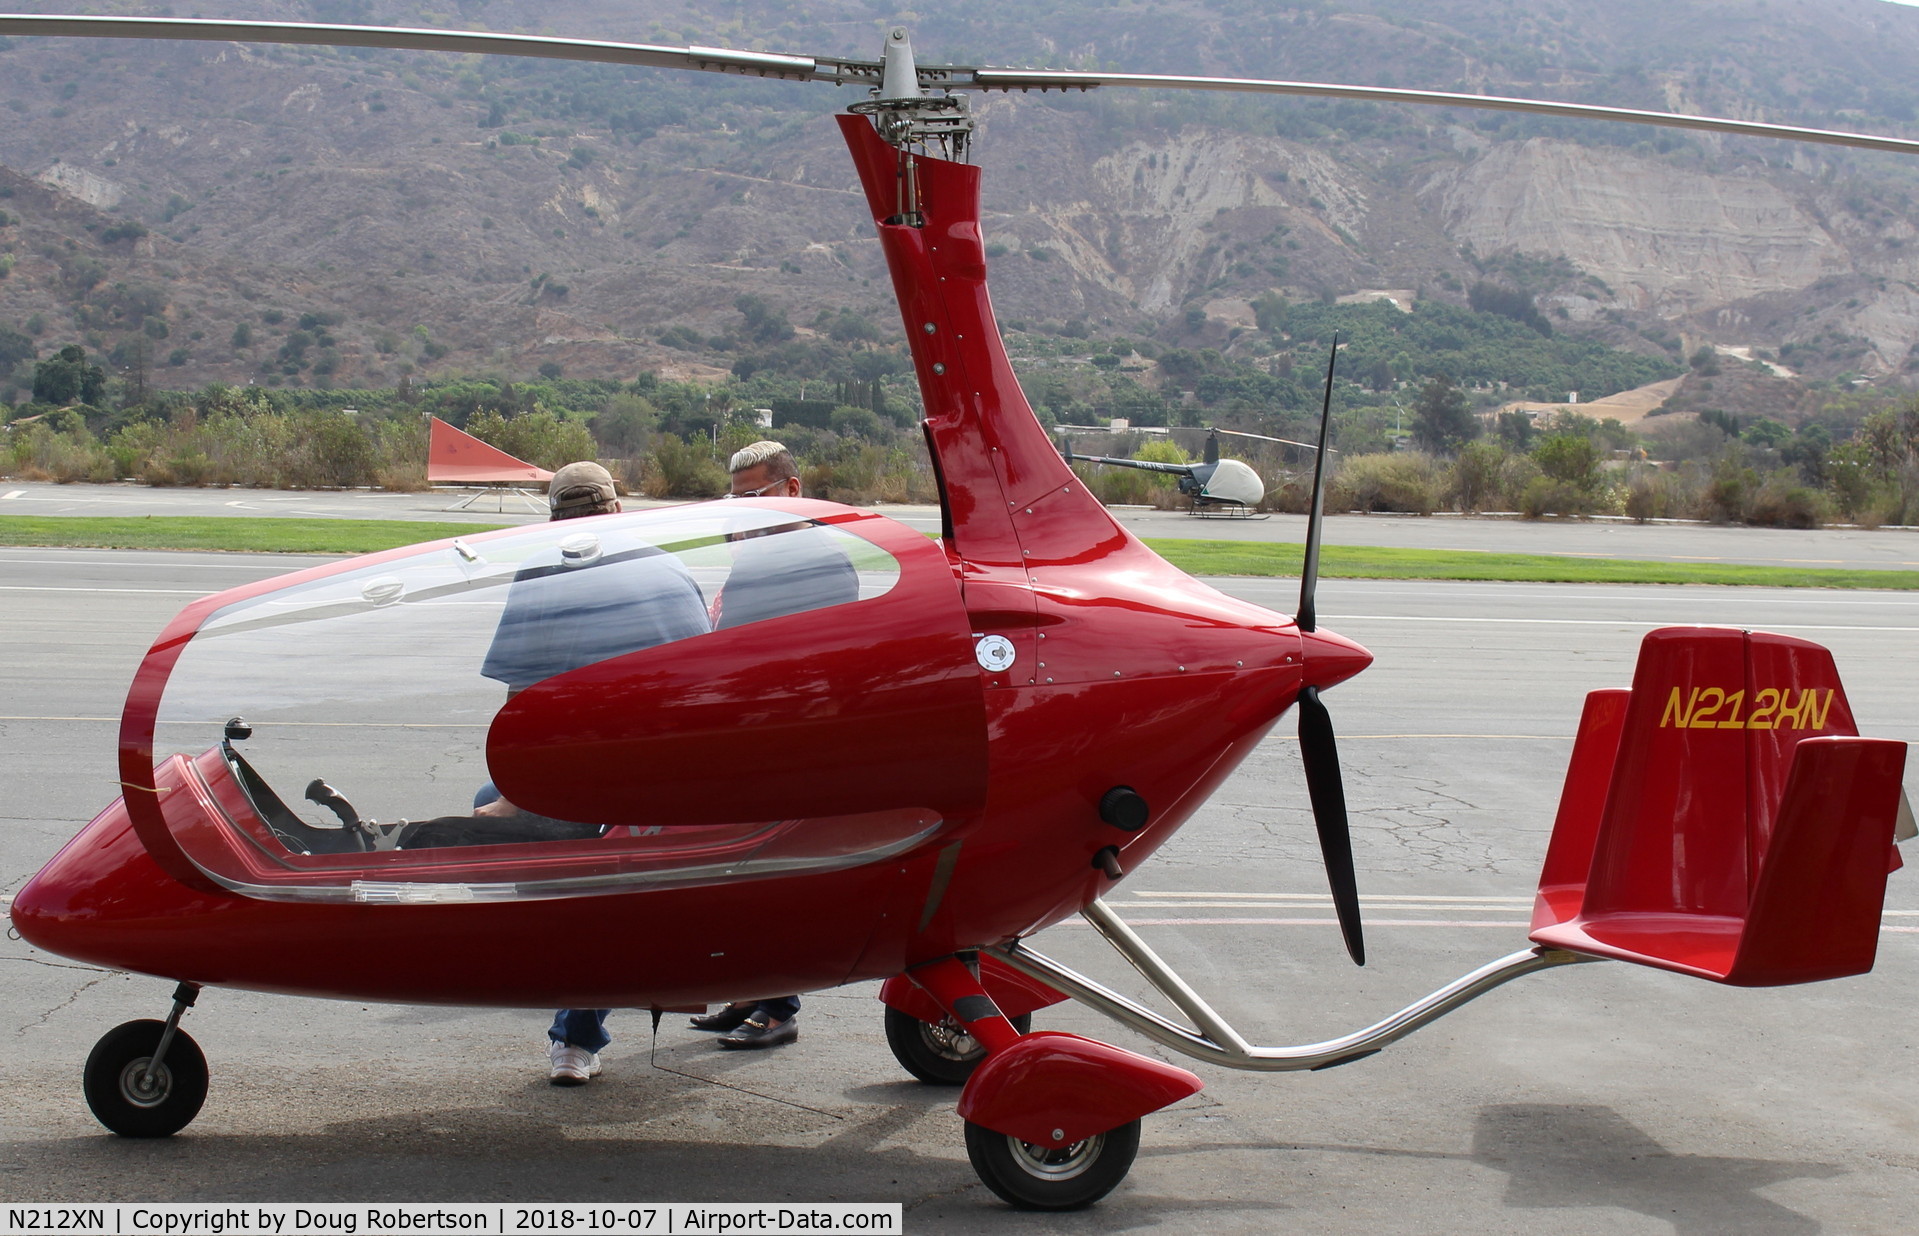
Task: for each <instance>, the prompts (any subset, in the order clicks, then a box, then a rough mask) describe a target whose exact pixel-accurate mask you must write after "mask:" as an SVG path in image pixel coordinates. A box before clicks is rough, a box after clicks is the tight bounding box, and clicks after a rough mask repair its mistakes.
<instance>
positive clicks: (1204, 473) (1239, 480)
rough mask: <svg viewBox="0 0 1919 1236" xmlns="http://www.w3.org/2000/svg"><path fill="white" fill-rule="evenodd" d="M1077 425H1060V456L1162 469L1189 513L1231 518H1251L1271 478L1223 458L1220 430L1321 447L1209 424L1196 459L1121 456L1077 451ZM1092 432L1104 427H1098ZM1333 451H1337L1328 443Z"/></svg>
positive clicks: (1313, 448)
mask: <svg viewBox="0 0 1919 1236" xmlns="http://www.w3.org/2000/svg"><path fill="white" fill-rule="evenodd" d="M1077 429H1078V427H1077V426H1072V425H1064V426H1061V429H1060V456H1061V457H1062V458H1063V459H1065V460H1066V462H1067V463H1069V464H1071V463H1075V462H1078V463H1096V464H1111V465H1113V466H1114V467H1116V468H1134V469H1137V470H1139V471H1141V472H1158V473H1161V474H1164V475H1170V476H1177V477H1178V478H1179V492H1180V493H1182V494H1184V495H1185V496H1186V498H1187V508H1186V512H1187V514H1189V515H1197V516H1199V517H1201V518H1216V517H1221V516H1223V517H1227V518H1233V519H1251V518H1254V517H1255V511H1256V510H1257V509H1258V507H1259V504H1260V502H1261V501H1262V500H1263V499H1264V498H1265V497H1266V493H1267V490H1266V482H1265V481H1263V480H1261V479H1260V476H1259V474H1258V473H1257V472H1255V471H1253V469H1252V466H1251V465H1250V464H1247V463H1245V462H1244V461H1242V460H1238V459H1221V458H1220V455H1219V435H1220V434H1223V433H1224V434H1231V435H1232V436H1233V437H1236V438H1256V439H1258V440H1259V441H1261V442H1277V443H1280V444H1282V445H1285V446H1295V447H1299V448H1301V449H1303V450H1308V451H1317V450H1318V448H1317V447H1316V446H1314V444H1313V443H1311V442H1295V441H1293V440H1292V439H1291V438H1274V437H1269V436H1267V435H1266V434H1263V433H1245V432H1243V431H1241V430H1237V429H1217V428H1214V427H1213V426H1210V425H1209V426H1207V428H1206V444H1205V446H1204V448H1203V450H1204V455H1203V456H1202V458H1201V460H1200V462H1198V463H1196V464H1186V463H1162V462H1159V461H1156V460H1150V459H1121V458H1116V457H1114V456H1111V455H1076V454H1074V453H1073V449H1072V445H1071V443H1072V439H1071V437H1070V436H1069V435H1071V434H1072V433H1074V432H1075V431H1076V430H1077ZM1092 432H1103V431H1098V430H1094V431H1092ZM1328 454H1338V452H1337V451H1334V450H1332V449H1331V448H1328Z"/></svg>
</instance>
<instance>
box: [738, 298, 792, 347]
mask: <svg viewBox="0 0 1919 1236" xmlns="http://www.w3.org/2000/svg"><path fill="white" fill-rule="evenodd" d="M733 307H734V308H735V309H738V310H739V311H740V315H741V316H742V317H744V318H745V319H746V337H747V338H749V339H751V340H752V341H753V342H755V343H784V342H785V341H786V340H788V339H791V338H792V337H793V324H792V323H791V322H788V321H787V320H786V315H785V314H784V313H782V312H780V311H779V310H778V309H775V308H774V307H773V306H772V305H769V304H767V303H766V301H765V300H764V299H763V298H761V297H758V296H755V295H753V294H752V293H751V292H748V293H747V294H746V295H744V296H742V297H740V298H739V299H738V300H735V301H734V302H733Z"/></svg>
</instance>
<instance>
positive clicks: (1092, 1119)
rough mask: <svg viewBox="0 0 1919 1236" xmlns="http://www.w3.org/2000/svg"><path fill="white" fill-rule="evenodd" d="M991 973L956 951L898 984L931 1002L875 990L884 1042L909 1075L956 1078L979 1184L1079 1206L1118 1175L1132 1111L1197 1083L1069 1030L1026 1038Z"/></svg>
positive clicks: (1134, 1146) (1134, 1148) (1029, 1200)
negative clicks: (882, 1007)
mask: <svg viewBox="0 0 1919 1236" xmlns="http://www.w3.org/2000/svg"><path fill="white" fill-rule="evenodd" d="M975 966H978V967H979V969H978V970H975V968H974V967H975ZM1001 968H1002V966H1001V963H998V962H995V963H993V964H992V966H991V967H989V966H988V965H987V963H986V959H985V958H983V957H979V956H976V955H972V954H962V955H956V956H952V957H945V958H942V959H940V960H938V961H933V962H928V963H925V964H922V965H919V966H915V967H914V968H913V969H911V970H909V971H907V973H906V975H905V976H904V980H905V982H907V983H910V984H911V985H912V986H914V987H916V988H917V989H918V990H919V991H921V992H923V993H924V994H925V996H926V997H928V998H929V999H930V1002H931V1004H932V1006H933V1007H932V1008H931V1009H924V1010H921V1009H920V1008H917V1007H916V1006H915V1003H914V1002H913V1001H911V1000H910V999H909V998H908V994H907V993H906V992H905V991H903V990H901V989H900V988H898V987H894V989H893V991H892V992H891V995H890V998H889V997H886V996H885V995H884V993H883V998H888V1004H887V1011H886V1025H887V1042H888V1044H889V1045H890V1046H891V1047H892V1048H893V1053H894V1055H896V1056H897V1057H898V1058H899V1061H900V1063H901V1064H903V1065H905V1066H906V1067H907V1069H908V1071H910V1072H911V1073H912V1074H913V1075H914V1076H915V1077H919V1078H920V1079H921V1080H923V1081H930V1082H934V1083H936V1084H940V1083H943V1084H946V1085H952V1084H955V1083H957V1082H964V1085H965V1089H963V1090H962V1091H960V1097H959V1115H960V1119H962V1120H964V1121H965V1122H966V1154H967V1157H968V1158H969V1159H970V1160H972V1163H973V1170H974V1171H975V1172H977V1173H979V1178H980V1181H981V1183H983V1184H984V1185H985V1186H986V1187H987V1188H989V1189H991V1190H992V1191H993V1192H994V1193H995V1194H996V1195H998V1196H999V1197H1000V1199H1001V1200H1003V1201H1005V1202H1008V1203H1010V1204H1011V1205H1013V1206H1016V1207H1018V1208H1020V1209H1021V1210H1079V1209H1081V1208H1082V1207H1086V1206H1090V1205H1092V1204H1093V1203H1094V1202H1097V1201H1098V1200H1099V1199H1100V1198H1102V1197H1105V1196H1106V1195H1107V1194H1108V1193H1110V1192H1112V1191H1113V1189H1114V1188H1115V1187H1116V1186H1117V1185H1118V1184H1119V1183H1120V1181H1122V1180H1124V1179H1125V1178H1126V1173H1127V1172H1128V1171H1129V1170H1130V1169H1131V1168H1132V1166H1133V1159H1134V1157H1135V1156H1136V1155H1137V1154H1138V1153H1139V1121H1140V1117H1142V1116H1144V1115H1146V1114H1147V1113H1148V1112H1155V1111H1158V1110H1160V1109H1161V1108H1163V1107H1166V1106H1168V1105H1169V1104H1172V1103H1177V1102H1178V1101H1179V1100H1181V1099H1183V1098H1185V1097H1186V1096H1188V1095H1190V1094H1193V1093H1194V1092H1196V1091H1198V1090H1199V1088H1200V1080H1199V1078H1197V1077H1195V1076H1193V1074H1191V1073H1189V1072H1187V1071H1186V1070H1185V1069H1181V1068H1176V1067H1175V1066H1173V1065H1170V1064H1167V1063H1165V1062H1163V1061H1160V1060H1155V1059H1153V1058H1151V1057H1148V1056H1141V1055H1137V1054H1136V1053H1133V1052H1129V1051H1126V1050H1125V1049H1123V1048H1119V1047H1113V1046H1111V1045H1110V1044H1106V1043H1098V1042H1094V1041H1093V1040H1091V1039H1083V1038H1081V1037H1079V1036H1078V1035H1076V1034H1060V1033H1057V1032H1053V1031H1042V1032H1040V1033H1038V1034H1032V1033H1028V1032H1027V1031H1026V1028H1025V1027H1024V1026H1023V1025H1020V1024H1018V1021H1017V1020H1016V1019H1015V1018H1011V1017H1008V1016H1007V1015H1006V1013H1005V1012H1004V1011H1003V1010H1002V1009H1001V1008H1000V1006H999V1004H998V1003H997V1001H996V1000H995V999H994V998H993V996H992V995H991V994H989V993H988V991H987V989H986V986H985V983H984V982H983V981H982V980H983V979H984V978H989V977H990V978H993V980H994V982H995V985H999V982H1000V980H999V978H998V976H997V973H996V972H997V971H998V970H999V969H1001ZM1041 991H1042V992H1043V993H1044V995H1055V994H1056V993H1054V992H1053V991H1052V989H1051V988H1044V987H1043V988H1041ZM1047 1002H1048V1001H1046V1000H1045V999H1044V996H1042V998H1041V999H1040V1000H1039V1001H1037V1003H1040V1004H1044V1003H1047ZM915 1012H920V1014H921V1015H919V1016H917V1017H916V1016H914V1013H915ZM1021 1020H1023V1019H1021Z"/></svg>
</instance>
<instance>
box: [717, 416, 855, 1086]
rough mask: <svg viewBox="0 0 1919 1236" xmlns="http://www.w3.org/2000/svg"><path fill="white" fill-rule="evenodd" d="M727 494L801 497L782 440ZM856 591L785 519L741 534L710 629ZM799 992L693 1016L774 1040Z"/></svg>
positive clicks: (846, 573) (740, 455)
mask: <svg viewBox="0 0 1919 1236" xmlns="http://www.w3.org/2000/svg"><path fill="white" fill-rule="evenodd" d="M727 472H728V473H729V474H730V477H731V479H730V482H729V484H728V486H727V494H726V496H727V497H729V498H797V497H799V496H800V470H799V466H798V465H797V464H796V463H795V462H794V460H793V454H792V452H791V451H788V450H787V449H786V447H785V446H784V445H783V444H781V443H778V442H770V441H767V442H754V443H752V444H751V445H748V446H744V447H741V448H740V449H739V450H738V451H735V452H734V453H733V458H732V459H730V460H729V461H727ZM858 598H859V576H858V574H857V573H856V572H855V571H854V569H853V564H852V562H851V561H849V560H848V559H847V557H846V554H845V553H844V552H843V551H842V550H841V549H840V548H839V547H838V546H837V545H834V544H832V543H831V542H830V541H829V540H827V539H826V538H825V537H824V535H823V534H822V533H820V531H819V530H818V529H817V528H815V527H810V526H797V525H794V524H783V525H780V526H778V527H774V528H767V529H764V530H761V531H759V532H755V533H740V534H737V535H736V536H735V538H734V541H733V569H732V571H731V572H729V573H728V575H727V577H726V586H725V587H724V588H722V589H721V590H720V595H719V596H718V597H716V598H714V601H713V612H712V618H713V629H714V630H716V631H718V630H726V629H728V628H730V627H737V626H742V625H744V624H746V623H749V622H759V621H763V620H765V619H769V618H779V617H784V616H785V615H787V614H797V613H802V612H804V611H806V610H809V609H823V608H825V607H826V606H828V605H839V604H842V603H844V602H847V601H853V600H857V599H858ZM799 1011H800V998H799V997H798V996H775V997H771V998H769V999H766V1000H735V1001H734V1002H733V1003H731V1004H727V1005H723V1006H721V1007H720V1008H719V1009H717V1010H715V1011H713V1012H711V1013H706V1014H702V1015H701V1016H699V1017H695V1018H694V1019H693V1021H692V1025H693V1028H694V1029H696V1030H720V1031H724V1032H725V1033H724V1034H723V1035H722V1037H721V1038H720V1046H721V1047H727V1048H734V1049H739V1048H755V1047H775V1046H778V1045H779V1044H781V1043H791V1042H793V1041H794V1040H795V1039H797V1038H799V1036H800V1023H799Z"/></svg>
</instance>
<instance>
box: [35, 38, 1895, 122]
mask: <svg viewBox="0 0 1919 1236" xmlns="http://www.w3.org/2000/svg"><path fill="white" fill-rule="evenodd" d="M0 34H18V35H48V36H57V37H83V38H85V37H90V38H123V39H189V40H197V41H201V42H217V43H300V44H307V45H310V46H330V47H384V48H394V49H399V50H410V51H444V52H454V53H457V54H463V55H473V54H492V55H507V56H535V57H541V58H545V59H555V60H584V61H594V62H599V63H603V64H623V65H633V66H644V67H648V68H662V69H688V70H694V71H698V72H709V73H733V74H741V75H745V76H750V77H777V78H784V79H787V80H792V81H823V82H831V83H833V84H834V85H864V86H868V87H871V88H872V89H873V93H874V95H875V96H876V97H875V99H874V101H875V102H877V103H879V104H882V105H883V107H882V108H881V109H880V110H886V108H885V106H884V105H891V108H892V110H895V111H899V112H901V113H902V116H903V117H904V119H903V122H902V123H898V124H895V125H893V126H891V131H890V132H888V133H887V136H888V140H890V141H894V142H895V143H896V144H898V143H902V142H914V141H924V140H926V139H927V138H941V137H945V136H948V134H947V133H946V132H944V131H943V130H945V129H947V128H952V129H954V130H967V131H970V128H971V122H970V118H968V117H965V116H964V115H963V111H962V109H960V108H959V107H958V106H957V103H958V101H957V100H952V99H950V98H949V97H948V96H950V95H951V93H952V92H953V91H962V90H980V91H1000V92H1003V93H1010V92H1012V91H1016V90H1017V91H1020V92H1021V93H1026V92H1030V91H1034V90H1037V91H1039V92H1041V93H1042V94H1044V93H1046V92H1048V91H1052V90H1058V91H1061V92H1062V93H1064V92H1066V91H1069V90H1077V91H1080V92H1082V93H1083V92H1085V91H1089V90H1098V89H1120V88H1132V89H1156V90H1211V91H1226V92H1232V93H1243V94H1277V95H1291V96H1295V97H1304V98H1321V99H1327V98H1334V99H1361V100H1365V101H1368V102H1374V103H1411V104H1418V105H1422V106H1432V107H1469V108H1475V109H1480V110H1489V111H1505V112H1522V113H1526V114H1530V115H1536V116H1562V117H1569V118H1572V119H1577V120H1603V121H1612V122H1617V123H1627V124H1645V125H1656V126H1660V127H1663V128H1675V129H1692V130H1698V131H1703V132H1709V133H1729V134H1736V135H1741V136H1746V137H1768V138H1776V139H1781V140H1786V141H1799V142H1816V143H1820V144H1824V145H1833V146H1851V147H1856V148H1859V149H1863V150H1884V151H1890V152H1893V153H1895V154H1919V141H1915V140H1913V139H1910V138H1898V137H1883V136H1879V135H1877V134H1871V133H1852V132H1847V131H1844V130H1837V129H1813V128H1805V127H1801V126H1798V125H1783V124H1766V123H1763V122H1760V121H1753V120H1732V119H1728V118H1725V117H1718V116H1691V115H1684V114H1681V113H1678V112H1655V111H1645V110H1641V109H1637V108H1627V107H1602V106H1598V105H1596V104H1589V103H1563V102H1559V101H1556V100H1552V99H1522V98H1513V97H1508V96H1502V95H1483V94H1463V93H1458V92H1453V91H1444V90H1413V89H1403V88H1397V87H1384V86H1358V85H1350V84H1344V83H1337V82H1296V81H1284V80H1278V79H1267V78H1250V77H1185V76H1177V75H1172V74H1159V73H1094V72H1083V71H1062V70H1054V69H1002V68H991V67H982V66H973V65H957V64H918V63H915V62H914V61H913V59H912V54H911V47H910V44H909V45H904V46H902V47H900V48H898V49H897V50H896V49H895V48H894V43H895V42H896V41H897V42H899V43H901V44H905V32H904V30H903V29H899V28H895V30H894V32H893V33H892V34H889V36H888V52H889V54H888V55H887V56H886V57H885V58H884V59H882V60H877V61H875V60H861V59H849V58H845V57H839V56H795V55H787V54H783V53H776V52H751V51H735V50H732V49H730V48H719V47H662V46H653V45H648V44H642V43H616V42H608V41H603V40H594V39H570V38H554V37H549V36H541V35H523V34H488V33H475V32H470V31H462V30H430V29H417V28H410V27H402V26H351V25H329V24H322V23H315V22H271V21H229V20H215V19H206V18H186V17H97V16H61V17H53V16H33V15H28V14H0ZM895 35H897V36H898V38H897V40H896V39H895V37H894V36H895ZM902 53H903V54H902ZM909 81H911V82H913V83H916V84H917V87H918V89H919V91H921V92H922V93H921V94H920V95H918V96H915V95H914V94H913V93H912V91H911V89H910V88H909V86H908V85H907V83H908V82H909ZM925 91H935V92H938V93H935V94H932V95H927V94H924V93H923V92H925ZM922 120H924V121H925V122H926V123H925V124H922V123H921V121H922ZM953 121H963V122H964V123H963V124H949V123H947V122H953ZM881 127H882V130H883V131H886V130H887V129H888V126H886V125H884V124H882V126H881ZM954 135H955V136H958V134H957V133H955V134H954ZM964 144H965V142H964V140H963V137H962V138H961V140H959V141H957V142H955V143H954V145H956V146H959V147H961V148H963V146H964Z"/></svg>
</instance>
